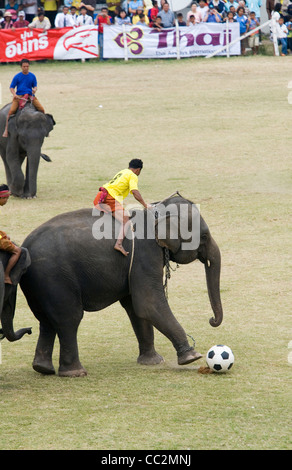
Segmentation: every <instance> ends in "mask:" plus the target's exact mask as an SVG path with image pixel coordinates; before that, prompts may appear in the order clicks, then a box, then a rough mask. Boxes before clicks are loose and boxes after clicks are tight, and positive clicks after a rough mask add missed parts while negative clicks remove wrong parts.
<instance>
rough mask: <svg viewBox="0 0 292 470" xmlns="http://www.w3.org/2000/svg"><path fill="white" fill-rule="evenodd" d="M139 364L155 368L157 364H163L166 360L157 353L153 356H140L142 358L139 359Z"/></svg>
mask: <svg viewBox="0 0 292 470" xmlns="http://www.w3.org/2000/svg"><path fill="white" fill-rule="evenodd" d="M137 362H138V364H141V365H143V366H154V365H156V364H161V363H162V362H164V359H163V357H162V356H160V354H158V353H157V352H155V353H152V354H149V353H148V354H147V353H145V354H140V356H139V357H138V359H137Z"/></svg>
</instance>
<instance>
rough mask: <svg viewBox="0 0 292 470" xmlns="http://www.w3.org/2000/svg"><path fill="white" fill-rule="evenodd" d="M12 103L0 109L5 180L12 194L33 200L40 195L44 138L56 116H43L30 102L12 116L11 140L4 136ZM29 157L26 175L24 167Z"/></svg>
mask: <svg viewBox="0 0 292 470" xmlns="http://www.w3.org/2000/svg"><path fill="white" fill-rule="evenodd" d="M9 108H10V104H8V105H6V106H4V107H3V108H2V109H1V110H0V154H1V157H2V160H3V163H4V167H5V173H6V181H7V185H8V186H9V189H10V191H11V193H12V194H13V195H14V196H18V197H22V198H28V199H30V198H33V197H36V194H37V173H38V167H39V162H40V157H42V158H44V159H45V160H46V161H50V158H49V157H48V156H47V155H44V154H42V152H41V148H42V145H43V142H44V138H45V137H48V136H49V133H50V131H51V130H52V129H53V127H54V125H55V121H54V118H53V116H51V115H50V114H43V113H41V112H39V111H37V110H36V109H35V107H34V106H33V105H32V104H31V103H27V104H26V106H25V107H24V108H23V110H21V111H20V110H18V111H17V113H16V114H15V115H14V116H11V117H10V119H9V124H8V137H7V138H5V137H2V134H3V132H4V128H5V122H6V118H7V114H8V111H9ZM25 158H26V172H25V176H24V174H23V172H22V169H21V165H22V163H23V161H24V159H25Z"/></svg>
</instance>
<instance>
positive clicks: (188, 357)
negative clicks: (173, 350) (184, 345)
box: [177, 349, 203, 366]
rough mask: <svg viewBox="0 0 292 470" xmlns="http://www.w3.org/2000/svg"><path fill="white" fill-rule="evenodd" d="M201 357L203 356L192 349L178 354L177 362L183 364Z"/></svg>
mask: <svg viewBox="0 0 292 470" xmlns="http://www.w3.org/2000/svg"><path fill="white" fill-rule="evenodd" d="M201 357H203V356H202V354H200V353H198V352H197V351H195V350H194V349H192V350H190V351H187V352H185V353H184V354H182V355H181V356H179V357H178V360H177V362H178V365H179V366H183V365H185V364H190V363H191V362H194V361H197V360H198V359H201Z"/></svg>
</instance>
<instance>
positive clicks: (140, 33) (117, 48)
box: [104, 23, 240, 59]
mask: <svg viewBox="0 0 292 470" xmlns="http://www.w3.org/2000/svg"><path fill="white" fill-rule="evenodd" d="M237 38H239V23H229V24H228V31H227V27H226V24H224V23H199V24H196V25H195V26H183V27H178V28H166V29H161V30H157V29H154V28H149V27H147V26H138V25H127V26H124V29H122V27H121V26H115V25H112V26H107V25H105V26H104V57H105V58H108V59H110V58H112V59H113V58H115V59H122V58H125V55H127V57H128V58H132V59H134V58H135V59H137V58H141V59H149V58H151V59H153V58H159V59H162V58H165V59H169V58H173V57H177V56H178V55H179V56H180V57H194V56H206V55H208V54H211V53H213V52H215V51H216V49H220V48H221V47H222V46H225V45H226V44H227V43H228V44H229V43H231V42H232V41H234V40H236V39H237ZM229 54H230V55H240V41H238V42H237V43H236V44H233V45H232V46H231V47H230V48H229ZM219 55H226V50H224V51H222V52H221V53H220V54H219Z"/></svg>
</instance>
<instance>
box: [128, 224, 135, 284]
mask: <svg viewBox="0 0 292 470" xmlns="http://www.w3.org/2000/svg"><path fill="white" fill-rule="evenodd" d="M131 232H132V253H131V260H130V267H129V273H128V283H129V292H130V293H131V279H130V277H131V272H132V267H133V261H134V254H135V233H134V225H133V224H132V222H131Z"/></svg>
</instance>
